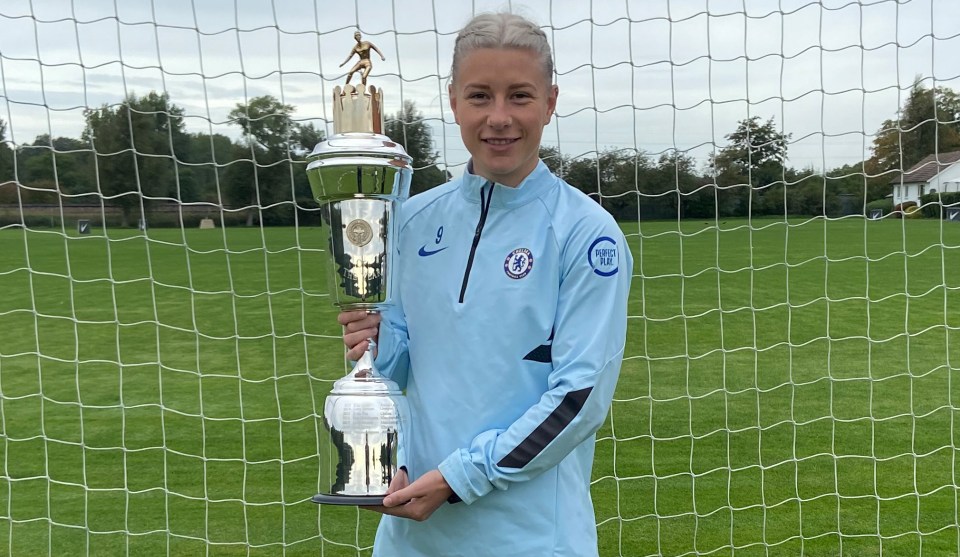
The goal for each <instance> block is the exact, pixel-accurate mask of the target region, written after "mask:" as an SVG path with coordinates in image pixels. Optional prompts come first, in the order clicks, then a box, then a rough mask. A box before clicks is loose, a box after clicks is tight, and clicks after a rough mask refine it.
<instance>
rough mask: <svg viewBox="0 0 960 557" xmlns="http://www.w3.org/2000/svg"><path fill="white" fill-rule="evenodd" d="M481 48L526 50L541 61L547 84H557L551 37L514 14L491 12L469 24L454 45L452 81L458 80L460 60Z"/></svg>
mask: <svg viewBox="0 0 960 557" xmlns="http://www.w3.org/2000/svg"><path fill="white" fill-rule="evenodd" d="M478 48H522V49H526V50H531V51H533V52H534V53H535V54H536V55H537V56H539V58H540V62H541V64H542V66H543V72H544V75H545V76H546V78H547V83H551V84H552V83H553V55H552V54H551V52H550V44H549V43H547V35H546V34H545V33H544V32H543V30H542V29H540V27H538V26H537V25H536V24H535V23H533V22H532V21H530V20H528V19H526V18H524V17H522V16H519V15H516V14H512V13H506V12H501V13H495V14H491V13H487V14H480V15H477V16H475V17H474V18H473V19H471V20H470V22H469V23H467V24H466V25H465V26H464V28H463V29H461V30H460V33H458V34H457V40H456V42H455V43H454V46H453V64H451V66H450V79H451V80H456V79H457V71H458V69H459V66H460V61H461V60H463V58H464V57H466V56H467V54H469V53H470V52H472V51H474V50H476V49H478Z"/></svg>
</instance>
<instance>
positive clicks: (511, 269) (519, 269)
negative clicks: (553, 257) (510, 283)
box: [503, 248, 533, 279]
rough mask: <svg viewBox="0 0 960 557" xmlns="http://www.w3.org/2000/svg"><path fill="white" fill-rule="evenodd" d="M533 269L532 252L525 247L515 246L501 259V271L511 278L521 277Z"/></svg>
mask: <svg viewBox="0 0 960 557" xmlns="http://www.w3.org/2000/svg"><path fill="white" fill-rule="evenodd" d="M532 269H533V254H532V253H530V250H528V249H527V248H517V249H515V250H513V251H511V252H510V255H508V256H507V258H506V259H505V260H504V261H503V271H504V272H505V273H507V276H508V277H510V278H512V279H522V278H523V277H525V276H527V275H529V274H530V271H531V270H532Z"/></svg>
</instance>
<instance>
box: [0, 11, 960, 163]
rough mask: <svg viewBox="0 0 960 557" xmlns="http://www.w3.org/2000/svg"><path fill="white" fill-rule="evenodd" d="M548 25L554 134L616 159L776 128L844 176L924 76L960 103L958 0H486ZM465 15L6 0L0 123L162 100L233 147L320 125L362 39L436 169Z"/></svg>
mask: <svg viewBox="0 0 960 557" xmlns="http://www.w3.org/2000/svg"><path fill="white" fill-rule="evenodd" d="M505 5H511V6H512V7H513V8H514V9H515V10H517V11H520V12H522V13H524V14H526V15H528V16H530V17H532V18H534V19H535V20H536V21H538V22H539V23H540V24H541V25H543V26H544V29H545V31H546V33H547V36H548V38H549V39H550V40H551V42H552V44H553V46H554V50H555V59H556V69H557V82H558V84H559V86H560V89H561V96H560V104H559V107H558V113H557V118H555V120H554V122H553V123H552V124H551V126H550V127H549V128H548V130H547V131H546V133H545V135H544V138H545V141H546V142H548V143H551V144H557V145H560V146H561V148H562V149H563V150H564V151H565V152H567V153H568V154H574V155H575V154H583V153H589V152H591V151H596V150H602V149H604V148H608V147H626V148H636V149H641V150H643V151H646V152H649V153H661V152H664V151H667V150H671V149H679V150H685V151H689V152H690V153H692V154H695V155H696V156H698V157H701V158H704V157H706V155H707V154H708V153H709V152H710V151H712V150H713V149H715V148H717V147H718V146H722V145H723V144H725V141H726V140H725V137H724V136H725V135H726V134H728V133H730V131H732V130H733V129H734V128H735V127H736V123H737V121H738V120H741V119H743V118H746V117H749V116H759V117H761V118H762V119H764V120H766V119H768V118H773V119H774V121H775V122H776V123H777V125H778V127H780V128H781V129H782V130H783V131H784V132H786V133H790V134H792V137H793V141H794V143H793V144H792V145H791V146H790V162H791V164H793V165H795V166H811V165H812V166H815V167H824V166H825V167H833V166H838V165H841V164H846V163H851V162H857V161H859V160H860V159H862V158H863V157H864V156H867V155H868V154H869V152H868V148H869V146H870V142H871V140H872V134H873V133H874V132H875V131H876V129H877V128H878V127H879V126H880V123H881V122H882V121H883V120H884V119H887V118H891V117H894V116H895V114H896V110H897V107H898V106H900V104H901V103H902V101H903V99H904V97H905V94H904V91H906V90H907V89H908V88H909V87H910V85H911V84H912V83H913V80H914V79H915V78H917V77H919V78H921V79H925V80H926V83H927V84H928V85H933V84H937V85H944V86H949V87H953V88H955V89H958V90H960V57H958V56H956V55H955V53H956V52H960V35H958V34H957V31H956V29H955V26H954V25H952V24H950V23H949V22H956V21H960V3H957V2H952V1H948V0H913V1H911V2H897V1H895V0H874V1H863V2H851V1H849V0H823V1H813V0H783V1H781V2H779V3H778V5H779V7H780V10H779V11H778V10H776V9H775V8H776V7H777V5H774V4H771V3H770V2H766V1H759V0H711V1H710V2H707V1H706V0H684V1H677V0H673V1H667V0H647V1H644V2H639V3H621V2H594V3H587V2H582V1H580V0H553V1H552V2H551V1H548V0H530V1H528V2H509V1H508V2H506V3H504V2H503V1H502V0H497V1H486V0H478V1H476V2H474V3H473V6H475V7H476V9H477V10H478V11H496V10H499V9H501V8H503V7H504V6H505ZM470 12H471V3H463V2H440V1H436V0H433V1H430V0H365V1H364V2H363V3H362V4H356V5H353V4H349V5H339V4H338V5H337V7H336V8H333V7H330V5H329V4H328V3H325V2H313V3H306V4H303V3H301V4H292V3H285V2H276V1H275V0H208V1H204V2H193V1H190V0H165V1H164V2H155V1H149V0H125V1H124V2H114V1H113V0H89V1H85V2H80V3H77V2H69V1H67V0H62V1H60V0H58V1H50V2H33V3H30V2H27V1H26V0H22V1H10V2H4V3H3V4H2V6H0V28H2V31H3V32H2V33H0V62H2V66H0V80H2V81H0V85H2V86H3V89H2V91H0V117H3V118H4V119H5V120H10V129H11V132H12V133H13V135H14V136H15V140H16V141H18V142H30V141H32V139H33V137H34V136H35V135H37V134H40V133H49V132H50V131H51V129H52V131H54V135H68V136H78V135H79V133H80V131H81V130H82V127H83V118H82V110H83V108H86V107H91V108H93V107H97V106H100V105H101V104H111V103H116V102H120V100H122V98H123V97H124V96H125V95H127V94H131V93H135V94H140V95H142V94H146V93H147V92H149V91H151V90H157V91H161V90H165V91H167V92H168V93H169V94H170V97H171V100H172V101H173V102H174V103H176V104H177V105H178V106H181V107H182V108H184V110H185V111H186V114H187V116H188V118H187V125H188V126H189V128H190V129H191V131H209V130H210V129H214V130H215V131H219V132H221V133H224V132H228V133H231V134H232V135H236V134H237V133H238V131H239V130H237V129H236V128H235V127H231V126H229V125H227V124H225V120H226V115H227V113H228V112H229V111H230V110H231V109H232V108H233V107H234V106H235V105H236V104H237V103H241V102H246V100H248V99H250V98H252V97H254V96H258V95H265V94H270V95H273V96H275V97H277V98H280V99H282V100H283V101H284V102H286V103H288V104H292V105H294V106H296V107H297V112H296V114H295V116H296V117H297V118H298V119H301V120H303V121H310V122H314V123H316V124H317V125H319V126H321V127H326V129H327V131H328V132H329V131H332V130H331V126H330V123H329V107H328V106H327V105H328V104H329V96H330V90H331V89H332V87H333V86H334V85H335V84H338V83H342V82H343V79H344V74H345V71H346V70H347V69H348V67H349V65H348V66H347V67H339V64H340V63H341V62H343V60H344V58H345V57H346V56H347V54H348V53H349V51H350V48H351V46H352V43H353V39H352V35H353V32H354V31H355V30H356V29H358V28H359V29H360V30H361V31H362V32H363V33H364V38H365V39H366V40H370V41H372V42H373V43H374V44H376V45H377V46H378V47H379V48H380V49H381V50H382V51H383V52H384V54H385V55H386V57H387V60H385V61H381V60H379V59H378V58H374V70H373V74H372V77H371V80H372V82H374V83H376V84H377V85H378V86H380V87H382V88H383V89H384V91H385V94H386V107H385V110H386V112H387V113H393V112H396V111H397V110H398V109H399V107H400V106H401V103H402V102H403V101H404V100H407V99H412V100H415V101H416V102H417V105H418V107H419V108H420V109H421V110H422V111H423V112H424V114H425V116H426V117H427V118H429V119H430V124H431V127H432V129H433V130H434V133H435V136H434V140H435V143H436V146H437V149H438V150H440V151H441V157H443V158H445V159H446V160H447V161H448V162H449V163H450V164H454V165H456V164H462V163H463V162H464V161H465V160H466V157H467V153H466V152H465V151H464V150H463V148H462V145H461V144H460V139H459V132H458V130H457V127H456V125H455V124H454V123H453V121H452V117H451V115H450V113H449V110H448V109H447V102H448V100H447V98H446V83H447V80H448V77H449V76H448V73H449V67H450V62H451V59H450V57H451V51H452V47H453V41H454V37H455V33H456V32H457V30H458V29H459V28H460V26H462V25H463V23H464V22H465V21H467V20H468V18H469V17H470V15H471V13H470Z"/></svg>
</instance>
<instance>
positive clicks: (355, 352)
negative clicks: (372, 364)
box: [347, 341, 369, 361]
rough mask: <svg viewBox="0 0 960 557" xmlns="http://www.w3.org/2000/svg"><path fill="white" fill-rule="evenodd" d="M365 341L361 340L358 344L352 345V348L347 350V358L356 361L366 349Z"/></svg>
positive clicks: (366, 343)
mask: <svg viewBox="0 0 960 557" xmlns="http://www.w3.org/2000/svg"><path fill="white" fill-rule="evenodd" d="M368 344H369V343H368V342H367V341H363V342H361V343H360V344H358V345H356V346H354V347H353V348H351V349H349V350H347V359H348V360H352V361H357V360H359V359H360V358H361V357H363V353H364V352H366V351H367V345H368Z"/></svg>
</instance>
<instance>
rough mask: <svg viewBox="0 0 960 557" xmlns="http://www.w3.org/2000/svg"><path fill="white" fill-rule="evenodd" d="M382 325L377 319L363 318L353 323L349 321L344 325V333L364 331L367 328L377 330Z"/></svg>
mask: <svg viewBox="0 0 960 557" xmlns="http://www.w3.org/2000/svg"><path fill="white" fill-rule="evenodd" d="M379 326H380V322H379V321H377V320H376V319H361V320H359V321H354V322H352V323H347V324H346V325H344V326H343V332H344V333H355V332H357V331H362V330H365V329H370V330H374V331H375V330H377V328H378V327H379Z"/></svg>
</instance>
